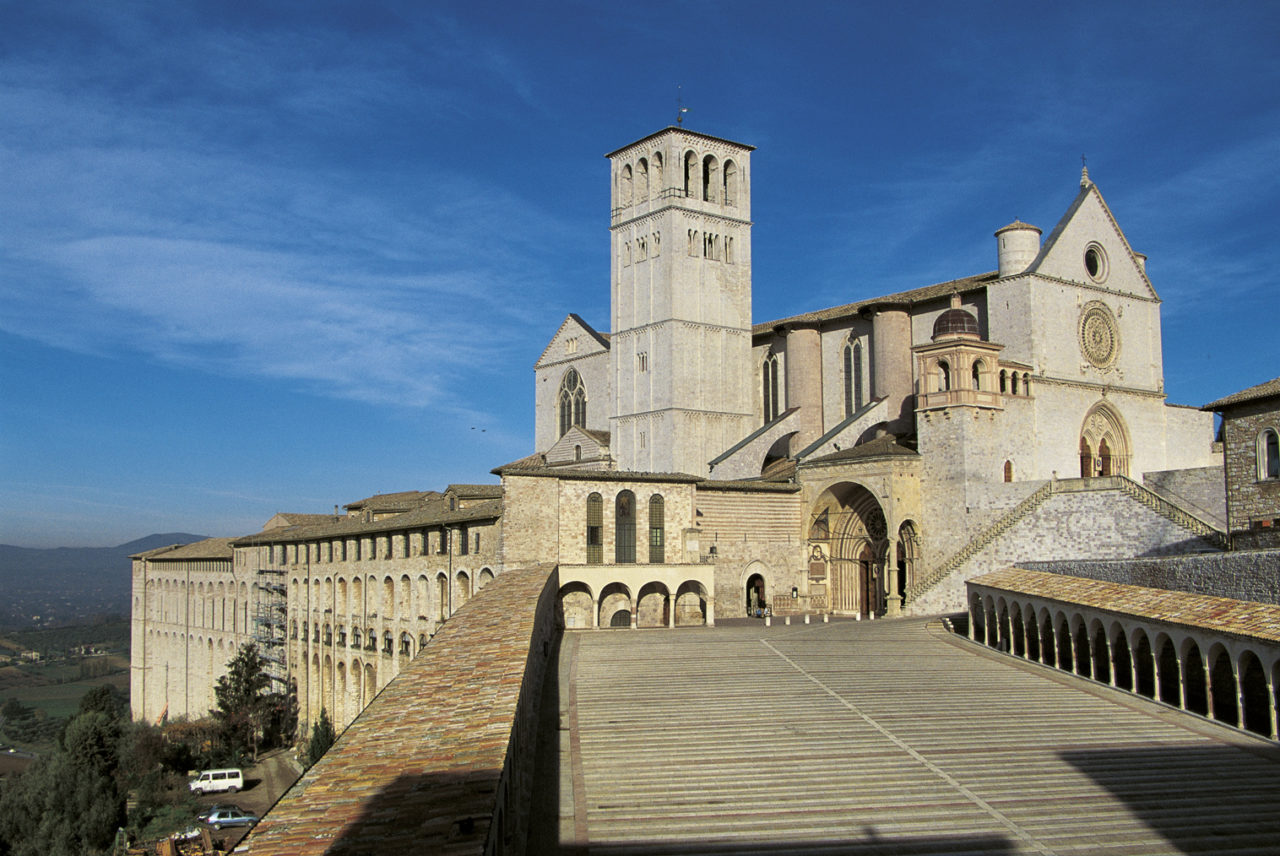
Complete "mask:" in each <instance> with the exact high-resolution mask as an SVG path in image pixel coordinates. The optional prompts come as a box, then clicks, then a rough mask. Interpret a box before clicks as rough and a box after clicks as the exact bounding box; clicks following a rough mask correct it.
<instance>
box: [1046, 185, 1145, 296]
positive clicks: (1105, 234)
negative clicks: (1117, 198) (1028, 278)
mask: <svg viewBox="0 0 1280 856" xmlns="http://www.w3.org/2000/svg"><path fill="white" fill-rule="evenodd" d="M1083 181H1084V182H1085V183H1084V184H1083V185H1082V187H1081V188H1080V194H1079V195H1078V196H1077V197H1076V199H1075V201H1074V202H1072V203H1071V207H1070V208H1069V209H1067V213H1066V214H1064V215H1063V217H1062V219H1061V220H1060V221H1059V222H1058V225H1057V226H1055V227H1054V230H1053V232H1052V234H1050V235H1049V238H1048V239H1047V240H1046V241H1045V243H1044V246H1043V248H1042V249H1041V250H1040V254H1039V256H1038V257H1037V258H1036V260H1035V262H1033V263H1032V265H1031V268H1030V269H1029V270H1028V273H1036V274H1040V275H1041V276H1046V277H1051V278H1053V279H1058V280H1065V281H1067V282H1075V283H1080V284H1081V285H1085V286H1088V287H1091V288H1096V289H1100V290H1103V291H1110V292H1114V293H1116V294H1123V295H1126V296H1130V297H1137V298H1140V299H1148V300H1158V299H1159V297H1158V296H1157V295H1156V291H1155V289H1154V288H1153V287H1152V285H1151V281H1150V280H1149V279H1147V274H1146V271H1145V270H1144V269H1143V264H1142V261H1141V259H1140V258H1139V257H1138V255H1137V254H1136V253H1134V251H1133V248H1132V247H1130V246H1129V241H1128V239H1126V238H1125V236H1124V233H1123V232H1122V231H1121V230H1120V226H1119V225H1118V224H1117V223H1116V220H1115V217H1114V216H1112V214H1111V209H1110V208H1108V207H1107V203H1106V202H1105V201H1104V200H1103V199H1102V194H1101V193H1099V192H1098V188H1097V185H1095V184H1093V183H1092V182H1090V181H1089V180H1088V176H1087V174H1086V177H1085V178H1084V180H1083Z"/></svg>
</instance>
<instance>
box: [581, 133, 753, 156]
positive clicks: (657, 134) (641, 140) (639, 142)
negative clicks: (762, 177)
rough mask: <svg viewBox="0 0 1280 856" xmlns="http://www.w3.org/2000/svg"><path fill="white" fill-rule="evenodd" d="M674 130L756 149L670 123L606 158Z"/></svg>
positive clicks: (742, 147)
mask: <svg viewBox="0 0 1280 856" xmlns="http://www.w3.org/2000/svg"><path fill="white" fill-rule="evenodd" d="M672 131H675V132H676V133H680V134H688V135H689V136H691V137H699V138H700V139H703V140H712V141H714V142H717V143H727V144H729V145H731V146H736V147H738V148H740V149H745V150H747V151H749V152H754V151H755V150H756V147H755V146H749V145H747V144H746V143H737V142H734V141H733V140H730V139H726V138H725V137H714V136H712V135H711V134H702V133H699V132H698V131H690V130H689V129H688V128H686V127H684V126H683V125H668V126H667V127H665V128H663V129H662V130H661V131H654V132H653V133H652V134H650V135H649V136H647V137H641V138H640V139H638V140H636V141H635V142H632V143H627V144H626V145H625V146H623V147H622V148H620V149H614V150H613V151H611V152H609V153H608V154H607V155H605V157H606V158H611V157H614V156H615V155H618V154H621V153H622V152H625V151H626V150H627V149H629V148H632V147H633V146H638V145H640V144H641V143H647V142H648V141H649V140H652V139H654V138H655V137H661V136H662V135H663V134H669V133H671V132H672Z"/></svg>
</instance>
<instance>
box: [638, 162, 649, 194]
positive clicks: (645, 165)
mask: <svg viewBox="0 0 1280 856" xmlns="http://www.w3.org/2000/svg"><path fill="white" fill-rule="evenodd" d="M648 198H649V162H648V161H647V160H645V159H644V158H640V160H638V161H636V202H644V201H645V200H647V199H648Z"/></svg>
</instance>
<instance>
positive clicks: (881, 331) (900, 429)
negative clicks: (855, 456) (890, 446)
mask: <svg viewBox="0 0 1280 856" xmlns="http://www.w3.org/2000/svg"><path fill="white" fill-rule="evenodd" d="M871 346H872V360H873V361H874V362H873V363H872V366H873V370H874V376H873V378H872V394H873V395H875V396H876V397H877V398H887V399H889V400H888V402H886V403H887V404H888V407H889V430H890V431H891V432H893V433H894V434H910V433H912V432H913V431H914V430H915V399H914V392H913V390H912V383H911V316H910V315H908V314H907V310H906V308H905V307H898V306H880V307H877V308H876V310H875V315H874V316H873V317H872V319H871Z"/></svg>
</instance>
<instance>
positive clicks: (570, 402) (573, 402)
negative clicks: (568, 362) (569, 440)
mask: <svg viewBox="0 0 1280 856" xmlns="http://www.w3.org/2000/svg"><path fill="white" fill-rule="evenodd" d="M556 407H557V410H558V411H559V417H560V436H561V437H563V436H564V435H565V434H567V433H569V429H570V428H572V427H573V426H575V425H577V426H578V427H579V428H585V427H587V388H586V386H585V385H584V384H583V383H582V376H581V375H580V374H578V370H577V369H569V370H568V371H567V372H565V373H564V379H563V380H561V381H560V394H559V396H558V398H557V402H556Z"/></svg>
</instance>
